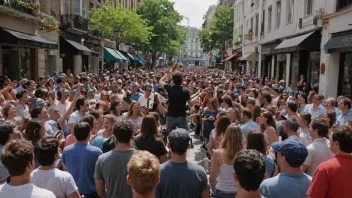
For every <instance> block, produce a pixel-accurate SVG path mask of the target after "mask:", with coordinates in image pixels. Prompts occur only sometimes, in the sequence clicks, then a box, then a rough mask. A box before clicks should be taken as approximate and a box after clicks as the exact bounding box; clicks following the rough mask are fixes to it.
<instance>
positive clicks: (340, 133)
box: [330, 125, 352, 153]
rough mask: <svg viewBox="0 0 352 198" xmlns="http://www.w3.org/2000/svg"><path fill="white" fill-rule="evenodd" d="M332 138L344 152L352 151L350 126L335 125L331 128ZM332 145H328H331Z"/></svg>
mask: <svg viewBox="0 0 352 198" xmlns="http://www.w3.org/2000/svg"><path fill="white" fill-rule="evenodd" d="M332 140H333V145H334V142H338V144H339V145H338V146H339V149H340V150H341V151H342V152H344V153H352V127H351V126H346V125H337V126H334V127H333V128H332ZM333 145H330V147H332V146H333Z"/></svg>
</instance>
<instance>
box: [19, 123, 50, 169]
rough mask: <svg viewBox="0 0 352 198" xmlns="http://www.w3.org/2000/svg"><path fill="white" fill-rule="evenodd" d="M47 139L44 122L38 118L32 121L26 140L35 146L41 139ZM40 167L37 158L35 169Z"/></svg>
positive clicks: (28, 127) (26, 133)
mask: <svg viewBox="0 0 352 198" xmlns="http://www.w3.org/2000/svg"><path fill="white" fill-rule="evenodd" d="M44 137H45V128H44V122H43V121H41V120H40V119H38V118H34V119H30V120H28V122H27V126H26V130H25V133H24V138H25V139H26V140H28V141H30V142H31V143H32V145H33V146H35V145H36V144H37V142H38V141H39V140H40V139H43V138H44ZM39 166H40V164H39V162H38V161H37V159H36V158H35V168H38V167H39Z"/></svg>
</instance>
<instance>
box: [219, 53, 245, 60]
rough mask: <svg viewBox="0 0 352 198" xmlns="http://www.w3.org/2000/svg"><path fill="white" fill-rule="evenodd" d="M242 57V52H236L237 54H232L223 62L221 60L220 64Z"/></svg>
mask: <svg viewBox="0 0 352 198" xmlns="http://www.w3.org/2000/svg"><path fill="white" fill-rule="evenodd" d="M241 56H242V52H237V53H234V54H231V55H230V56H228V57H226V58H225V59H224V60H222V61H221V62H227V61H230V60H231V59H233V58H239V57H241Z"/></svg>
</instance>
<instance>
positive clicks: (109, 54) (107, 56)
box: [104, 47, 123, 63]
mask: <svg viewBox="0 0 352 198" xmlns="http://www.w3.org/2000/svg"><path fill="white" fill-rule="evenodd" d="M104 60H107V61H115V62H119V63H120V62H123V59H122V58H121V56H119V55H118V54H117V53H116V51H115V50H113V49H111V48H107V47H104Z"/></svg>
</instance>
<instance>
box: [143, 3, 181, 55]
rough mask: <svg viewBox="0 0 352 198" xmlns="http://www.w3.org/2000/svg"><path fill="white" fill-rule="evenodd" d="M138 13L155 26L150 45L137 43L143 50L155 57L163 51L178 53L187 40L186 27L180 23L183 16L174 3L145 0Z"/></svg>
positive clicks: (150, 24)
mask: <svg viewBox="0 0 352 198" xmlns="http://www.w3.org/2000/svg"><path fill="white" fill-rule="evenodd" d="M137 13H138V14H139V15H141V16H142V18H143V19H146V20H147V21H148V22H147V24H148V25H149V26H153V27H154V29H153V30H152V32H153V34H152V36H151V37H150V41H149V45H140V44H137V46H139V47H140V48H141V49H142V50H143V51H145V52H151V53H152V54H153V56H154V57H157V56H159V55H160V54H161V53H162V52H164V53H167V54H178V53H179V51H180V49H181V46H182V45H183V43H184V41H185V40H186V32H187V31H186V29H185V28H182V27H181V26H179V25H178V24H179V23H180V22H181V20H182V19H183V17H182V16H181V15H180V14H179V13H178V12H177V11H176V10H175V9H174V3H173V2H171V1H169V0H145V1H144V2H143V3H141V5H140V7H139V9H138V10H137Z"/></svg>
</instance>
